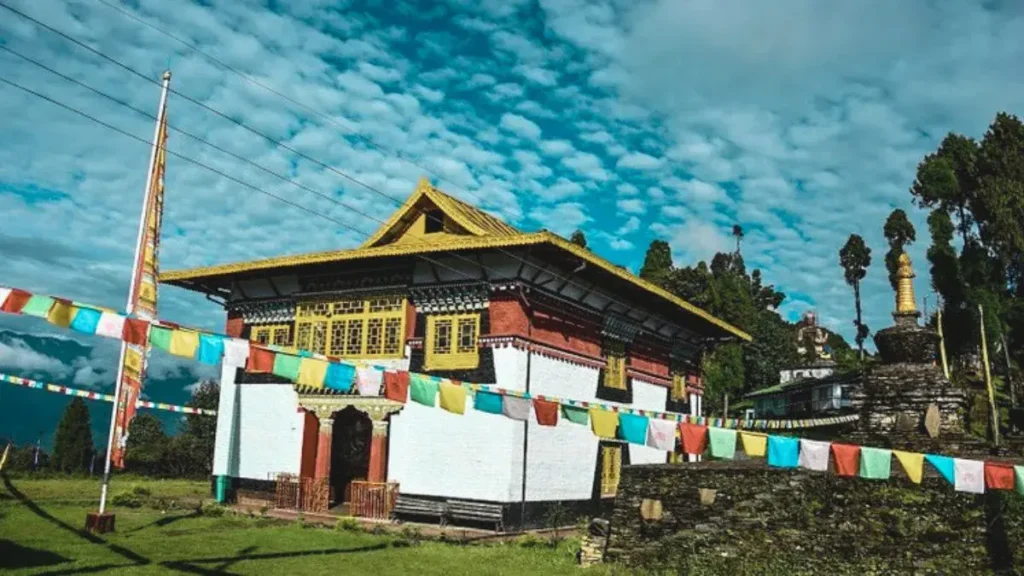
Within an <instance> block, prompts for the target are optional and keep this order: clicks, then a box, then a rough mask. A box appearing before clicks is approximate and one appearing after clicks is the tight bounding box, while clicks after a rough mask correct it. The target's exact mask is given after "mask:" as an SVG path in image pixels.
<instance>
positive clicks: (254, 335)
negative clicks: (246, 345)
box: [249, 324, 292, 348]
mask: <svg viewBox="0 0 1024 576" xmlns="http://www.w3.org/2000/svg"><path fill="white" fill-rule="evenodd" d="M249 340H251V341H253V342H256V343H257V344H263V345H268V344H273V345H274V346H281V347H282V348H290V347H291V345H292V327H291V325H290V324H262V325H258V326H253V327H252V329H251V330H250V331H249Z"/></svg>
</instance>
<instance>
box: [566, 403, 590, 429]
mask: <svg viewBox="0 0 1024 576" xmlns="http://www.w3.org/2000/svg"><path fill="white" fill-rule="evenodd" d="M562 418H565V419H566V420H568V421H569V422H572V423H573V424H582V425H583V426H586V425H587V421H588V419H589V416H588V415H587V409H586V408H577V407H576V406H568V405H565V404H562Z"/></svg>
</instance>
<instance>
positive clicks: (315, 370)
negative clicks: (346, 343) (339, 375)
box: [295, 358, 328, 388]
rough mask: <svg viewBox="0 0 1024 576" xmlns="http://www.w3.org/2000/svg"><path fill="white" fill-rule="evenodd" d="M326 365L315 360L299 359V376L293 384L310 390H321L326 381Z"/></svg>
mask: <svg viewBox="0 0 1024 576" xmlns="http://www.w3.org/2000/svg"><path fill="white" fill-rule="evenodd" d="M327 368H328V363H327V362H325V361H323V360H317V359H316V358H299V375H298V378H296V379H295V383H296V384H298V385H300V386H309V387H310V388H323V387H324V381H325V380H327Z"/></svg>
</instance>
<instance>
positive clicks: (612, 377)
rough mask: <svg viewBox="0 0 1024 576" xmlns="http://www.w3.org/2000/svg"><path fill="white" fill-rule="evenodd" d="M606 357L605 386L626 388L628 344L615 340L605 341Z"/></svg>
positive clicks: (619, 388)
mask: <svg viewBox="0 0 1024 576" xmlns="http://www.w3.org/2000/svg"><path fill="white" fill-rule="evenodd" d="M605 357H606V364H605V367H604V386H605V387H606V388H614V389H615V390H625V389H626V345H625V344H623V343H622V342H618V341H614V340H612V341H609V342H607V343H605Z"/></svg>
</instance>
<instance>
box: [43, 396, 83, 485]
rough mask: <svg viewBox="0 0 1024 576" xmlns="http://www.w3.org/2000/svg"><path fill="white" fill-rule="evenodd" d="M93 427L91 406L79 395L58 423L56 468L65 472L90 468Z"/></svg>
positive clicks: (54, 453) (55, 455) (54, 459)
mask: <svg viewBox="0 0 1024 576" xmlns="http://www.w3.org/2000/svg"><path fill="white" fill-rule="evenodd" d="M92 453H93V444H92V429H91V428H90V424H89V408H88V407H87V406H86V405H85V402H84V401H83V400H82V399H81V398H78V397H75V398H74V399H72V400H71V403H70V404H68V407H67V408H66V409H65V410H64V416H62V417H61V419H60V423H59V424H57V431H56V433H55V434H54V438H53V458H52V460H51V462H52V463H53V466H54V468H56V469H57V470H60V471H61V472H65V473H80V472H86V471H88V470H89V460H90V459H91V458H92Z"/></svg>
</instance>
